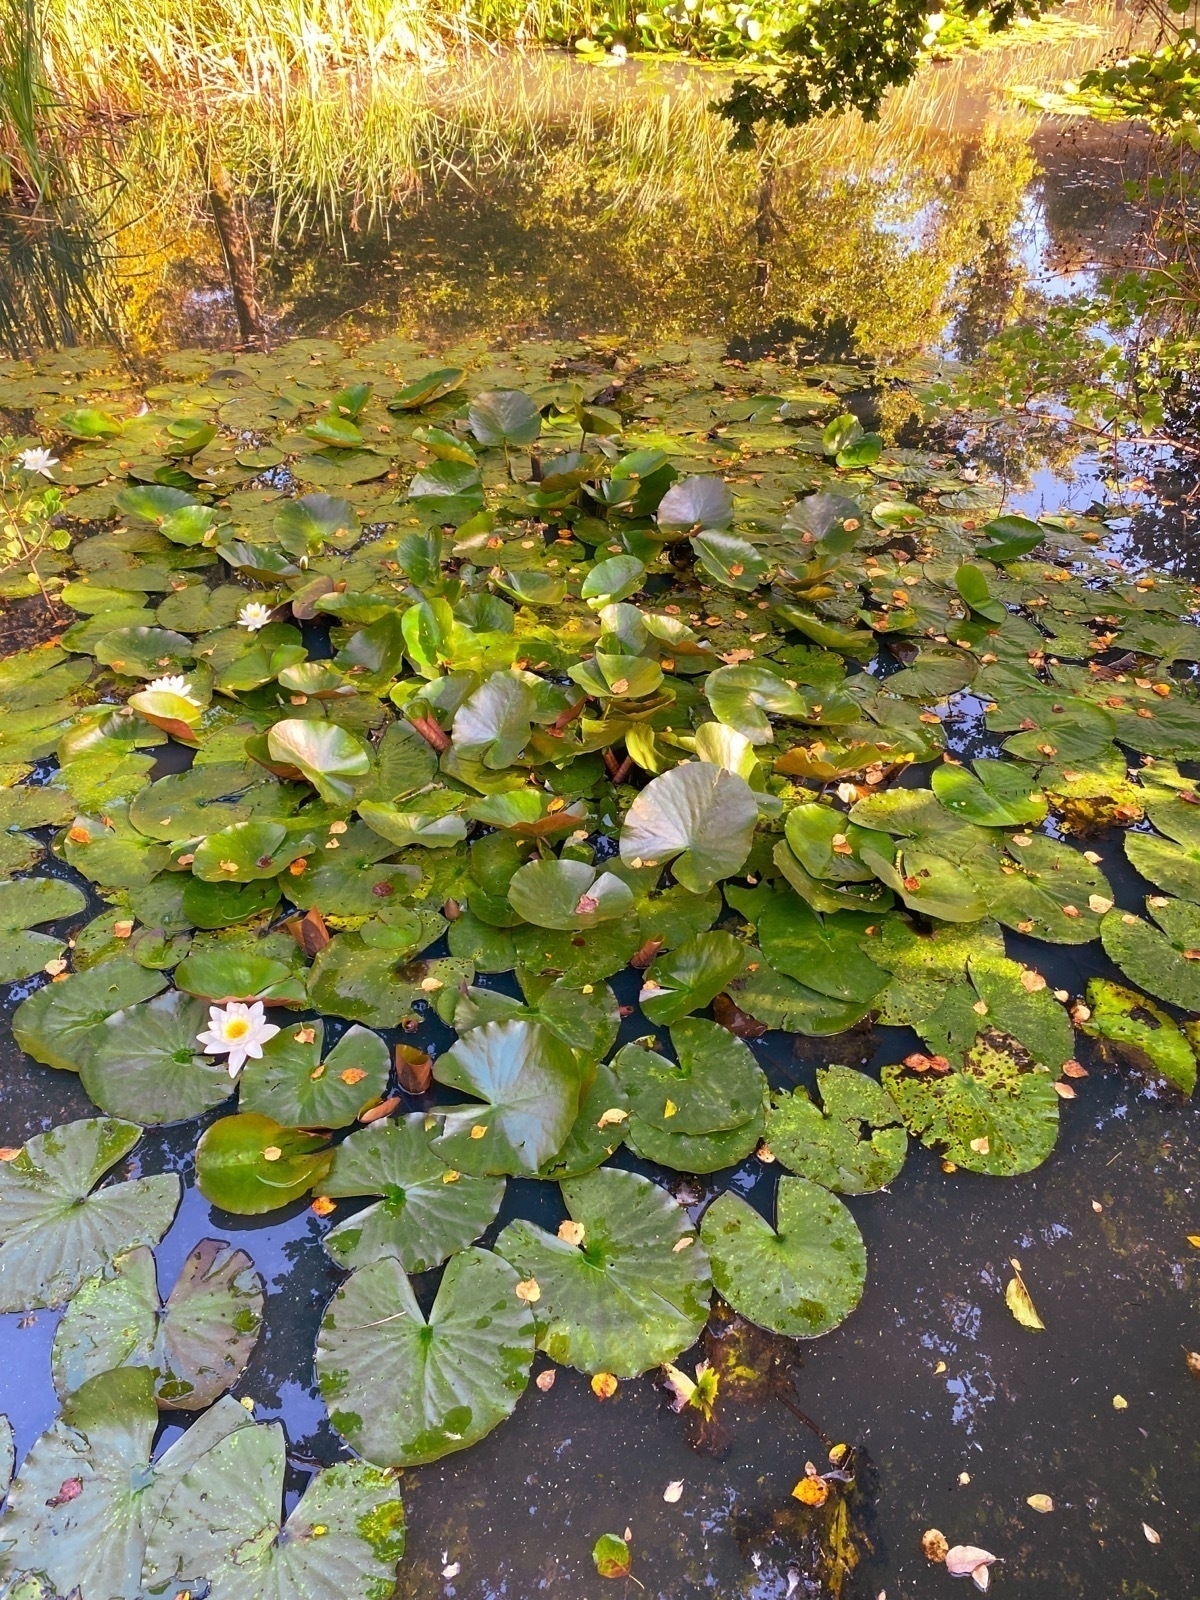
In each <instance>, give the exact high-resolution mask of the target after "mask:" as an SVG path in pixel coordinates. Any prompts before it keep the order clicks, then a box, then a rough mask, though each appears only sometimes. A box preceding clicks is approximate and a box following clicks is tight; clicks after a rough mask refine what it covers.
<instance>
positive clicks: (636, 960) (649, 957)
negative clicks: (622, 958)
mask: <svg viewBox="0 0 1200 1600" xmlns="http://www.w3.org/2000/svg"><path fill="white" fill-rule="evenodd" d="M662 947H663V941H662V940H661V939H658V938H654V939H647V940H646V942H645V944H644V945H643V946H642V947H641V949H640V950H637V951H635V952H634V954H633V955H631V956H630V958H629V965H630V966H631V967H636V968H637V970H638V971H639V972H645V970H646V968H647V967H648V966H649V965H650V963H651V962H652V961H653V960H654V958H655V956H656V955H657V954H658V952H659V951H660V950H661V949H662Z"/></svg>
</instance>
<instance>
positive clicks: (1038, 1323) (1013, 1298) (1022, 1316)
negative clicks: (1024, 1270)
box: [1004, 1272, 1046, 1332]
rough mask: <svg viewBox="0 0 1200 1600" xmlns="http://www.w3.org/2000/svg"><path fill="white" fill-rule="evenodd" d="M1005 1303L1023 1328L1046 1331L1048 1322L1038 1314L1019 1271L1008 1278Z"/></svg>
mask: <svg viewBox="0 0 1200 1600" xmlns="http://www.w3.org/2000/svg"><path fill="white" fill-rule="evenodd" d="M1004 1303H1005V1305H1007V1307H1008V1309H1009V1310H1010V1311H1011V1312H1012V1314H1013V1316H1014V1317H1016V1319H1017V1321H1018V1322H1019V1323H1020V1324H1021V1326H1022V1327H1023V1328H1032V1329H1034V1330H1035V1331H1041V1332H1044V1331H1045V1328H1046V1324H1045V1323H1044V1322H1043V1321H1042V1319H1041V1317H1039V1316H1038V1314H1037V1307H1036V1306H1035V1305H1034V1303H1033V1297H1032V1295H1031V1294H1030V1293H1029V1290H1028V1289H1027V1288H1026V1287H1025V1280H1024V1278H1022V1276H1021V1274H1020V1273H1019V1272H1018V1273H1017V1274H1016V1276H1015V1277H1013V1278H1010V1279H1009V1280H1008V1287H1007V1288H1006V1289H1005V1291H1004Z"/></svg>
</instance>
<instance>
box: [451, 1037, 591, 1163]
mask: <svg viewBox="0 0 1200 1600" xmlns="http://www.w3.org/2000/svg"><path fill="white" fill-rule="evenodd" d="M434 1076H435V1077H436V1078H437V1080H438V1082H439V1083H444V1084H446V1085H447V1087H448V1088H451V1089H457V1090H459V1091H460V1092H465V1093H467V1094H473V1095H477V1096H478V1097H479V1099H480V1101H482V1102H483V1103H482V1104H477V1105H464V1106H461V1107H455V1108H453V1109H451V1110H449V1111H447V1112H446V1113H445V1114H444V1115H445V1121H444V1123H443V1127H442V1132H441V1133H440V1134H439V1135H438V1136H437V1138H436V1139H435V1140H434V1141H433V1148H434V1149H435V1150H436V1151H437V1153H438V1155H439V1156H440V1157H441V1159H442V1160H443V1161H444V1162H446V1164H447V1165H448V1166H452V1167H455V1168H457V1169H458V1170H459V1171H462V1172H470V1173H473V1174H475V1175H477V1176H480V1177H482V1176H485V1175H488V1174H500V1173H509V1174H511V1175H513V1176H520V1175H521V1174H525V1175H526V1176H530V1177H532V1176H534V1175H536V1173H537V1171H538V1169H539V1168H540V1167H541V1166H542V1165H543V1164H544V1163H545V1162H546V1161H548V1160H549V1159H550V1158H551V1156H553V1155H555V1154H556V1153H557V1152H558V1150H559V1149H560V1148H561V1147H562V1145H563V1144H564V1143H565V1141H566V1139H567V1136H568V1135H569V1134H570V1132H571V1129H572V1127H573V1126H574V1123H575V1118H576V1116H577V1115H578V1112H579V1104H580V1100H581V1098H582V1092H583V1075H582V1067H581V1058H580V1057H579V1056H578V1055H577V1053H576V1052H575V1051H574V1050H572V1049H571V1047H570V1045H567V1044H564V1042H563V1041H562V1040H561V1039H560V1038H559V1037H558V1035H557V1034H555V1033H552V1032H551V1031H550V1029H549V1028H547V1027H545V1026H544V1025H543V1024H542V1023H538V1022H527V1021H524V1020H521V1019H519V1018H517V1019H514V1020H512V1021H510V1022H489V1023H487V1024H485V1025H484V1026H483V1027H480V1028H472V1029H471V1031H470V1032H469V1033H467V1034H464V1035H463V1037H462V1038H461V1039H459V1041H458V1043H457V1044H456V1045H454V1047H453V1048H452V1049H450V1050H447V1051H446V1053H445V1054H444V1055H442V1056H439V1057H438V1059H437V1062H436V1063H435V1065H434Z"/></svg>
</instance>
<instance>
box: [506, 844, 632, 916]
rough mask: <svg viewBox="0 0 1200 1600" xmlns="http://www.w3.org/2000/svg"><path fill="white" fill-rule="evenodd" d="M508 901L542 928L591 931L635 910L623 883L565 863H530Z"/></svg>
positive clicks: (583, 865)
mask: <svg viewBox="0 0 1200 1600" xmlns="http://www.w3.org/2000/svg"><path fill="white" fill-rule="evenodd" d="M508 899H509V903H510V904H511V906H512V908H513V910H514V911H516V912H518V913H519V914H520V915H521V916H522V917H524V919H525V921H526V922H531V923H533V924H534V926H535V927H539V928H591V927H594V926H595V924H596V923H598V922H611V921H613V919H614V918H617V917H626V916H628V915H629V913H630V912H631V911H632V910H633V891H632V890H631V889H630V887H629V885H628V884H627V883H625V882H624V881H623V880H622V879H620V878H618V877H616V876H615V875H614V874H613V873H611V872H597V871H596V869H595V868H594V867H590V866H588V864H587V863H586V862H584V861H571V860H566V859H564V860H561V861H557V860H554V859H553V858H550V859H548V860H539V861H530V862H528V863H527V864H526V865H525V866H523V867H520V868H518V869H517V871H516V872H515V873H514V874H513V877H512V881H511V882H510V883H509V886H508Z"/></svg>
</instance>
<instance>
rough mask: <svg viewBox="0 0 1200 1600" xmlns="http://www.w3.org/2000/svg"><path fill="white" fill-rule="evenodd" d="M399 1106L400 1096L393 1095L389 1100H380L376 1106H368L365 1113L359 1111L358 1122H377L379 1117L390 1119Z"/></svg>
mask: <svg viewBox="0 0 1200 1600" xmlns="http://www.w3.org/2000/svg"><path fill="white" fill-rule="evenodd" d="M399 1105H400V1096H399V1095H393V1096H392V1098H391V1099H390V1100H381V1101H380V1102H379V1104H378V1105H377V1106H368V1107H367V1108H366V1110H365V1111H360V1112H359V1113H358V1120H359V1121H360V1122H362V1123H371V1122H378V1121H379V1119H380V1118H381V1117H390V1116H391V1114H392V1112H393V1111H395V1110H397V1109H398V1107H399Z"/></svg>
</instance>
